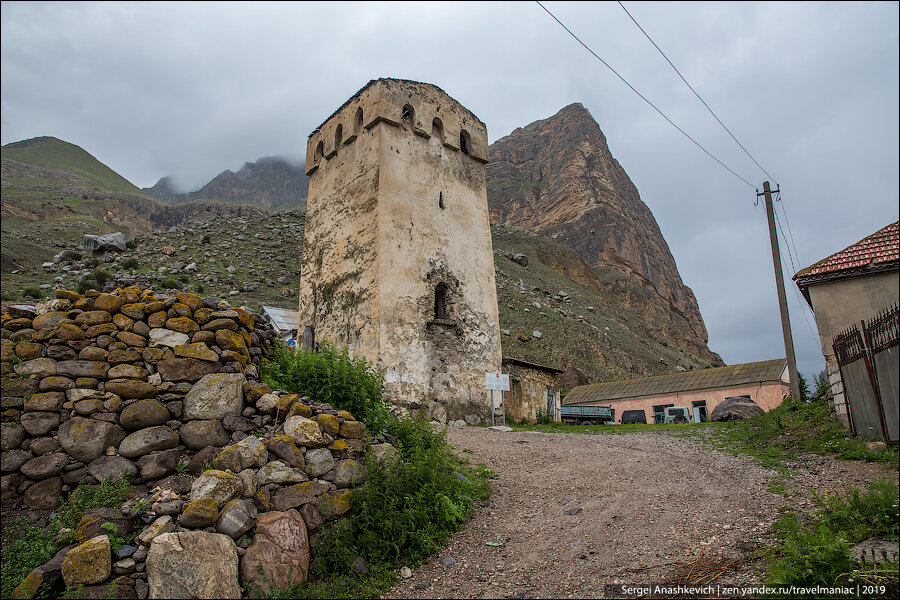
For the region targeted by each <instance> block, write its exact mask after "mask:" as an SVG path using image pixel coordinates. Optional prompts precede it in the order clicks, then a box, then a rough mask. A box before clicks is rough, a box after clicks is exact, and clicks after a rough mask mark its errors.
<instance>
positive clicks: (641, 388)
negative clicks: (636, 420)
mask: <svg viewBox="0 0 900 600" xmlns="http://www.w3.org/2000/svg"><path fill="white" fill-rule="evenodd" d="M789 381H790V380H789V378H788V371H787V360H785V359H783V358H781V359H778V360H767V361H763V362H755V363H747V364H743V365H731V366H729V367H716V368H713V369H703V370H699V371H685V372H683V373H672V374H670V375H656V376H655V377H642V378H640V379H626V380H623V381H608V382H606V383H594V384H590V385H582V386H579V387H577V388H575V389H573V390H572V391H571V392H569V394H568V395H567V396H566V397H565V398H564V399H563V401H562V403H563V404H564V405H580V406H590V405H594V406H597V405H602V406H612V407H613V408H614V409H615V411H616V421H617V422H621V420H622V415H623V414H624V413H625V411H643V413H644V418H645V419H646V422H647V423H654V422H661V415H662V413H663V412H664V410H665V408H666V407H669V406H685V407H687V408H688V409H690V411H691V414H692V415H693V418H692V420H693V421H694V422H701V421H707V420H709V415H711V414H712V411H713V409H714V408H715V407H716V406H718V405H719V403H720V402H722V401H723V400H725V399H726V398H731V397H733V396H749V397H750V399H751V400H753V401H754V402H756V403H757V404H758V405H759V406H760V408H762V409H763V410H765V411H769V410H772V409H773V408H775V407H776V406H778V405H779V404H781V402H782V400H784V397H785V396H788V395H789V394H790V391H791V388H790V383H789Z"/></svg>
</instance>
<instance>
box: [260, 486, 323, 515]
mask: <svg viewBox="0 0 900 600" xmlns="http://www.w3.org/2000/svg"><path fill="white" fill-rule="evenodd" d="M328 490H329V485H328V484H327V483H321V482H319V481H304V482H303V483H297V484H294V485H289V486H285V487H280V488H278V489H277V490H275V493H274V494H273V495H272V498H271V508H272V510H288V509H291V508H297V507H298V506H302V505H304V504H308V503H310V502H315V501H316V498H317V497H318V496H320V495H321V494H324V493H325V492H327V491H328Z"/></svg>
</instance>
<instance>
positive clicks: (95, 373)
mask: <svg viewBox="0 0 900 600" xmlns="http://www.w3.org/2000/svg"><path fill="white" fill-rule="evenodd" d="M107 371H109V364H107V363H105V362H100V361H94V360H61V361H59V362H58V363H56V375H59V376H61V377H70V378H76V377H95V378H97V379H104V378H105V377H106V373H107Z"/></svg>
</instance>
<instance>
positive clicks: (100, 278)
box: [94, 267, 112, 289]
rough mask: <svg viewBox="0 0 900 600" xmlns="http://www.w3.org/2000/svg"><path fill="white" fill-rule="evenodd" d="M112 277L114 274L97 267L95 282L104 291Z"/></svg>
mask: <svg viewBox="0 0 900 600" xmlns="http://www.w3.org/2000/svg"><path fill="white" fill-rule="evenodd" d="M110 277H112V273H110V272H109V271H107V270H106V269H104V268H103V267H97V268H95V269H94V280H95V281H96V282H97V285H99V286H100V288H101V289H102V288H103V286H104V285H106V282H107V281H109V278H110Z"/></svg>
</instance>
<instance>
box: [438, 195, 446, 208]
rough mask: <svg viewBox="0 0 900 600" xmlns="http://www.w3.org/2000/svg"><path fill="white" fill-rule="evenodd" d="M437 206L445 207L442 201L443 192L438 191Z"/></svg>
mask: <svg viewBox="0 0 900 600" xmlns="http://www.w3.org/2000/svg"><path fill="white" fill-rule="evenodd" d="M438 206H439V207H441V208H447V204H446V203H445V202H444V192H439V193H438Z"/></svg>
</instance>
